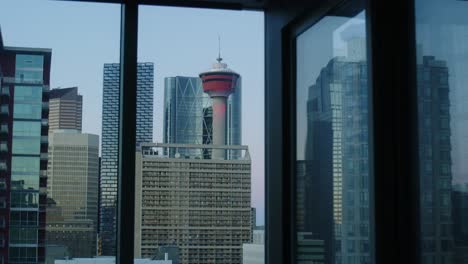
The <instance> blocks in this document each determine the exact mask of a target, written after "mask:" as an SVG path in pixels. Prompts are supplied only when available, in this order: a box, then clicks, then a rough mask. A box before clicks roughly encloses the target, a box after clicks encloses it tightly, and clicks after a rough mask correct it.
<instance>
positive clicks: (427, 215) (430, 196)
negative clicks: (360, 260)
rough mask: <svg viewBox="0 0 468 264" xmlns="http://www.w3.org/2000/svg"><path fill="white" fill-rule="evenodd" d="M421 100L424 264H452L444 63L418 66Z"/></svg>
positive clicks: (426, 59)
mask: <svg viewBox="0 0 468 264" xmlns="http://www.w3.org/2000/svg"><path fill="white" fill-rule="evenodd" d="M418 99H419V101H418V105H419V124H418V126H419V159H420V168H419V170H420V186H421V189H420V190H421V191H420V192H421V234H422V241H421V246H422V261H423V263H434V264H439V263H452V259H453V233H452V201H451V198H452V169H451V164H452V161H451V154H450V153H451V135H450V100H449V84H448V68H447V65H446V63H445V61H439V60H435V58H434V57H432V56H424V57H423V62H422V64H419V65H418ZM456 232H458V231H456Z"/></svg>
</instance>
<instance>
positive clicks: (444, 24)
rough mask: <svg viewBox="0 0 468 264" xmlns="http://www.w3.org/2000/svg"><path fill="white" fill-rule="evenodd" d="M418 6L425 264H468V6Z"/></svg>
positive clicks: (437, 0) (438, 1) (430, 2)
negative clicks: (467, 105) (467, 84)
mask: <svg viewBox="0 0 468 264" xmlns="http://www.w3.org/2000/svg"><path fill="white" fill-rule="evenodd" d="M415 2H416V44H417V89H418V106H419V107H418V109H419V112H418V114H419V122H418V127H419V160H420V166H419V170H420V187H421V188H420V193H421V197H420V207H421V254H422V257H421V260H422V261H421V262H422V263H424V264H442V263H443V264H459V263H460V264H461V263H468V163H467V160H468V108H467V107H466V102H467V100H468V89H467V87H466V83H467V82H468V74H467V68H468V45H467V43H468V16H467V14H468V2H466V1H442V0H427V1H426V0H424V1H423V0H416V1H415Z"/></svg>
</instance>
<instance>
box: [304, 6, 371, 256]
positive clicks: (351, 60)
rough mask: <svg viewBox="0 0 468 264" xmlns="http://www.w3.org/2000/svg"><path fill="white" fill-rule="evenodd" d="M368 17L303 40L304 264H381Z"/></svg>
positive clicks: (333, 22) (330, 24)
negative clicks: (374, 237)
mask: <svg viewBox="0 0 468 264" xmlns="http://www.w3.org/2000/svg"><path fill="white" fill-rule="evenodd" d="M364 17H365V15H364V12H361V13H360V14H357V15H356V16H355V17H352V18H348V17H343V16H332V15H330V16H326V17H324V18H323V19H322V20H320V21H319V22H318V23H317V24H315V25H313V26H312V27H311V28H309V29H308V30H306V31H305V32H304V33H302V34H301V35H299V36H298V38H297V47H296V48H297V76H296V81H297V87H296V93H297V95H296V100H297V101H296V105H297V106H296V114H297V117H296V118H297V127H296V129H297V132H296V136H297V142H296V144H297V145H296V146H297V148H296V149H297V152H296V157H297V162H296V210H297V211H296V219H297V221H296V228H297V230H298V234H297V243H298V248H297V255H296V262H297V263H304V262H305V261H309V262H310V263H337V264H358V263H359V264H367V263H373V258H372V250H373V247H372V241H371V230H370V226H371V223H370V215H371V213H370V207H369V204H370V201H369V192H370V190H369V186H370V185H369V177H371V176H370V168H369V154H368V153H369V150H368V149H369V140H368V139H369V135H368V134H369V125H368V123H369V117H368V100H369V98H368V76H367V59H366V33H365V19H364Z"/></svg>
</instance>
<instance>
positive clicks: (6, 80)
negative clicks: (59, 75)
mask: <svg viewBox="0 0 468 264" xmlns="http://www.w3.org/2000/svg"><path fill="white" fill-rule="evenodd" d="M2 80H3V82H4V83H12V84H16V83H18V84H21V83H24V84H43V83H44V81H43V80H30V79H24V78H16V77H3V78H2Z"/></svg>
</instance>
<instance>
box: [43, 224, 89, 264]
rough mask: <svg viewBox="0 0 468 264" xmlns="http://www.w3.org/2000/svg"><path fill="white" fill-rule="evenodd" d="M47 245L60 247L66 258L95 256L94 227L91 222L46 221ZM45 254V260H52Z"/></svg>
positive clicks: (47, 253) (48, 253) (48, 254)
mask: <svg viewBox="0 0 468 264" xmlns="http://www.w3.org/2000/svg"><path fill="white" fill-rule="evenodd" d="M46 241H47V245H62V246H64V247H65V248H66V249H67V253H68V254H67V257H70V258H75V257H92V256H96V226H95V223H94V222H93V221H92V220H62V221H47V226H46ZM51 253H52V254H54V252H49V251H47V252H46V255H47V258H48V259H52V258H53V256H51V255H50V254H51Z"/></svg>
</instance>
